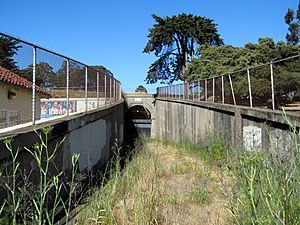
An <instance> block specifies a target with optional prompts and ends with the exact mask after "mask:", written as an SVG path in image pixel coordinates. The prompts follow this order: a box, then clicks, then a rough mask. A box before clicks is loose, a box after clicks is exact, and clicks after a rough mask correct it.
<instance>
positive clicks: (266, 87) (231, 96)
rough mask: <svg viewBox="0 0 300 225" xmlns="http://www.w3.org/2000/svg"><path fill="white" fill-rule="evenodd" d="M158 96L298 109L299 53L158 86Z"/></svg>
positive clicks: (299, 83) (299, 88)
mask: <svg viewBox="0 0 300 225" xmlns="http://www.w3.org/2000/svg"><path fill="white" fill-rule="evenodd" d="M157 96H158V97H161V98H168V99H178V100H191V101H207V102H216V103H222V104H232V105H242V106H249V107H251V108H252V107H263V108H270V109H273V110H275V109H280V108H282V107H284V109H285V110H294V111H300V55H296V56H293V57H289V58H285V59H281V60H277V61H272V62H269V63H266V64H263V65H258V66H254V67H249V68H246V69H242V70H238V71H233V72H229V73H227V74H222V75H220V76H214V77H211V78H206V79H202V80H197V81H191V82H185V83H181V84H176V85H170V86H164V87H159V88H157Z"/></svg>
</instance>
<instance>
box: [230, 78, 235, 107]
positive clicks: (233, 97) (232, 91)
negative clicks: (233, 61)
mask: <svg viewBox="0 0 300 225" xmlns="http://www.w3.org/2000/svg"><path fill="white" fill-rule="evenodd" d="M228 78H229V83H230V88H231V94H232V99H233V104H234V105H236V101H235V96H234V90H233V86H232V81H231V75H230V73H229V74H228Z"/></svg>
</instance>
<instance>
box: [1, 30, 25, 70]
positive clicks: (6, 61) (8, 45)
mask: <svg viewBox="0 0 300 225" xmlns="http://www.w3.org/2000/svg"><path fill="white" fill-rule="evenodd" d="M18 43H19V42H17V41H15V40H13V39H11V38H6V37H2V36H0V66H2V67H4V68H6V69H9V70H12V71H16V70H17V69H18V66H17V65H16V62H14V59H13V56H14V55H15V54H16V53H17V51H18V49H19V48H21V46H19V45H18Z"/></svg>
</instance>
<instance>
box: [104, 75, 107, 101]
mask: <svg viewBox="0 0 300 225" xmlns="http://www.w3.org/2000/svg"><path fill="white" fill-rule="evenodd" d="M106 77H107V76H106V74H105V75H104V105H106V98H107V96H106V89H107V87H106Z"/></svg>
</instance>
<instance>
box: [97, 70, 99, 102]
mask: <svg viewBox="0 0 300 225" xmlns="http://www.w3.org/2000/svg"><path fill="white" fill-rule="evenodd" d="M97 108H99V72H98V71H97Z"/></svg>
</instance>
